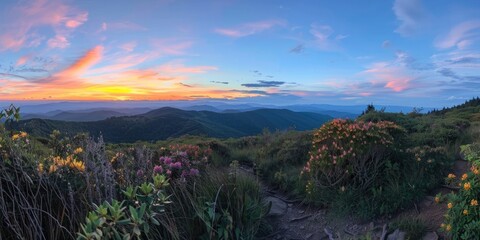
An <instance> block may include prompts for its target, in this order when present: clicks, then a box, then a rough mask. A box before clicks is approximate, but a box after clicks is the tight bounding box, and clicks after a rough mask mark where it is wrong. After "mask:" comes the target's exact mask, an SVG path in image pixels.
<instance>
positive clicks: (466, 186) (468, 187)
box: [463, 182, 472, 191]
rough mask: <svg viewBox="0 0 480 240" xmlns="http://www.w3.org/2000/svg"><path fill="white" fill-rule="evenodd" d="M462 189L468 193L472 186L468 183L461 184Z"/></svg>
mask: <svg viewBox="0 0 480 240" xmlns="http://www.w3.org/2000/svg"><path fill="white" fill-rule="evenodd" d="M463 188H464V189H465V190H467V191H468V190H470V188H472V185H471V184H470V182H466V183H465V184H463Z"/></svg>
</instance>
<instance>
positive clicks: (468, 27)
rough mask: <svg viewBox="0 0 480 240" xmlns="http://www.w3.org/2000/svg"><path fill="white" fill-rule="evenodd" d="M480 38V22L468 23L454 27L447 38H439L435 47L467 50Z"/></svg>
mask: <svg viewBox="0 0 480 240" xmlns="http://www.w3.org/2000/svg"><path fill="white" fill-rule="evenodd" d="M478 38H480V20H472V21H466V22H462V23H460V24H458V25H456V26H455V27H453V28H452V29H451V30H450V32H449V33H448V34H447V35H446V36H444V37H441V38H439V39H438V40H437V41H436V42H435V47H437V48H440V49H448V48H452V47H457V48H458V49H465V48H467V47H468V46H469V45H471V44H472V43H473V41H474V40H477V39H478Z"/></svg>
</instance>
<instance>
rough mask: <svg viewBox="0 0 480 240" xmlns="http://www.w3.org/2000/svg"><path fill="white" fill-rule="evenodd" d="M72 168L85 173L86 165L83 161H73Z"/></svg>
mask: <svg viewBox="0 0 480 240" xmlns="http://www.w3.org/2000/svg"><path fill="white" fill-rule="evenodd" d="M70 167H71V168H73V169H76V170H78V171H80V172H83V171H85V165H84V164H83V162H81V161H73V162H72V163H71V165H70Z"/></svg>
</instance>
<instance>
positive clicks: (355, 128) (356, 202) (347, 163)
mask: <svg viewBox="0 0 480 240" xmlns="http://www.w3.org/2000/svg"><path fill="white" fill-rule="evenodd" d="M406 138H407V135H406V133H405V130H404V129H403V128H401V127H399V126H398V125H396V124H394V123H392V122H388V121H377V122H363V121H348V120H334V121H332V122H330V123H327V124H325V125H324V126H322V127H321V128H320V129H319V130H318V131H316V132H315V134H314V139H313V142H312V143H313V144H312V149H311V151H310V159H309V161H308V162H307V164H306V165H305V166H304V169H303V176H304V177H305V179H306V180H307V181H308V182H307V184H306V191H307V193H308V196H307V199H308V200H310V201H313V202H314V203H316V204H320V205H330V206H332V208H333V209H334V210H336V211H337V212H338V213H340V214H354V215H356V216H359V217H361V218H371V217H375V216H378V215H383V214H390V213H393V212H395V211H397V210H398V209H401V208H405V207H408V206H409V205H410V204H412V202H413V201H414V200H417V199H419V198H420V197H421V196H422V195H423V194H424V193H425V192H426V191H428V190H429V189H431V188H433V187H435V186H436V185H437V184H438V183H439V182H440V181H441V178H439V177H438V176H439V175H438V173H439V172H440V173H441V172H445V169H447V168H448V167H449V166H450V165H449V159H448V158H447V157H446V155H445V151H444V149H443V148H440V147H438V148H432V147H428V146H425V147H414V148H408V149H407V146H408V142H406V141H405V139H406Z"/></svg>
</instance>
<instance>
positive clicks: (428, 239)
mask: <svg viewBox="0 0 480 240" xmlns="http://www.w3.org/2000/svg"><path fill="white" fill-rule="evenodd" d="M422 239H423V240H438V235H437V233H436V232H428V233H426V234H425V236H423V238H422Z"/></svg>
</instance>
